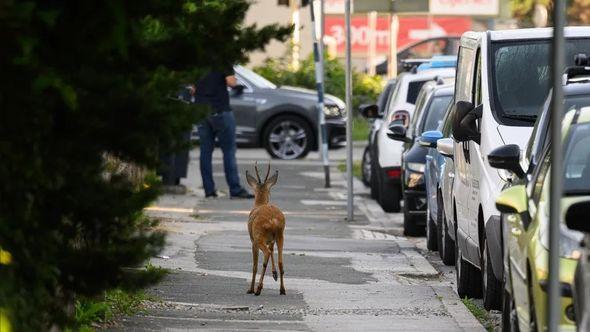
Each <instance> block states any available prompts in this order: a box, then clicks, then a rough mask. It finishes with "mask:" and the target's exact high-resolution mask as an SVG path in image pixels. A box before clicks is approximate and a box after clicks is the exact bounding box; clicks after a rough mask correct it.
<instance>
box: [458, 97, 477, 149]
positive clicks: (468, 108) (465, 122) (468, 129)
mask: <svg viewBox="0 0 590 332" xmlns="http://www.w3.org/2000/svg"><path fill="white" fill-rule="evenodd" d="M482 109H483V105H480V106H478V107H474V106H473V104H472V103H470V102H466V101H459V102H457V103H456V104H455V106H454V107H453V110H452V112H453V114H451V116H452V117H453V118H452V122H451V127H452V128H451V129H452V132H453V137H454V138H455V140H457V141H459V142H466V141H475V142H476V143H477V144H479V142H480V133H479V131H478V129H477V122H476V120H477V119H479V118H481V114H482Z"/></svg>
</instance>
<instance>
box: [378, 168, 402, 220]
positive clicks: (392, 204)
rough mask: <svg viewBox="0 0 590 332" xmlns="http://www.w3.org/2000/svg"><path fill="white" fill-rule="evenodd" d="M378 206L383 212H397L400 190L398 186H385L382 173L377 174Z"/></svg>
mask: <svg viewBox="0 0 590 332" xmlns="http://www.w3.org/2000/svg"><path fill="white" fill-rule="evenodd" d="M379 176H380V180H381V181H379V205H381V208H382V209H383V211H385V212H399V211H400V198H401V188H400V187H399V186H395V185H393V186H391V185H387V184H386V183H385V181H384V180H383V172H379Z"/></svg>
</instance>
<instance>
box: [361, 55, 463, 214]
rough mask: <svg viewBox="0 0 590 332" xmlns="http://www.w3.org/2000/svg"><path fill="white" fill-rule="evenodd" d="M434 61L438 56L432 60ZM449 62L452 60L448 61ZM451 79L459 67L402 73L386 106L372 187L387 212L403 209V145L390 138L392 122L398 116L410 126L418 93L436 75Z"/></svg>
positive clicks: (377, 138)
mask: <svg viewBox="0 0 590 332" xmlns="http://www.w3.org/2000/svg"><path fill="white" fill-rule="evenodd" d="M432 61H433V62H434V61H436V59H433V60H432ZM444 62H445V63H448V60H444ZM437 76H438V77H440V78H441V79H449V78H453V77H454V76H455V68H454V66H451V67H437V68H431V69H427V70H418V69H416V70H412V71H409V72H404V73H402V74H400V75H399V76H398V78H397V83H396V85H395V88H394V89H393V90H392V92H391V96H390V97H389V100H388V102H387V106H386V107H385V112H384V115H383V121H382V122H381V126H380V127H379V128H378V129H377V130H376V133H375V138H374V142H373V146H374V153H373V162H374V168H373V172H372V176H373V178H374V181H373V182H372V183H371V189H372V190H375V191H376V192H377V201H378V202H379V204H380V205H381V207H382V208H383V210H384V211H385V212H399V211H400V206H401V204H400V200H401V198H402V189H401V153H402V149H403V144H402V143H401V142H395V141H391V140H390V139H389V138H388V137H387V133H388V131H389V129H388V126H389V124H390V123H391V122H392V121H393V120H394V119H395V120H399V121H402V122H404V123H406V124H408V125H409V121H410V118H411V115H412V113H413V112H414V107H415V105H414V104H415V103H416V98H418V93H419V92H420V89H421V88H422V85H424V84H425V83H426V82H428V81H431V80H433V79H434V78H435V77H437Z"/></svg>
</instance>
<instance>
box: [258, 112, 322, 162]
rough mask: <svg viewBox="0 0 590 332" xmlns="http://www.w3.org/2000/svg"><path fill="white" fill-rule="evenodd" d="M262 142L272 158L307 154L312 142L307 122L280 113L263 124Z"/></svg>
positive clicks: (286, 158)
mask: <svg viewBox="0 0 590 332" xmlns="http://www.w3.org/2000/svg"><path fill="white" fill-rule="evenodd" d="M262 137H263V138H262V144H263V146H264V148H265V149H266V151H267V152H268V153H269V154H270V156H271V157H272V158H274V159H283V160H292V159H301V158H304V157H305V156H307V154H308V153H309V151H310V150H311V146H312V145H313V142H314V134H313V131H312V130H311V128H310V126H309V124H308V123H307V122H306V121H305V120H304V119H302V118H300V117H298V116H295V115H281V116H278V117H276V118H274V119H273V120H271V121H270V123H268V125H267V126H265V130H264V134H263V135H262Z"/></svg>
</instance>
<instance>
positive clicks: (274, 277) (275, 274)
mask: <svg viewBox="0 0 590 332" xmlns="http://www.w3.org/2000/svg"><path fill="white" fill-rule="evenodd" d="M272 278H273V279H274V280H275V281H277V280H278V278H279V275H278V274H277V271H272Z"/></svg>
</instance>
